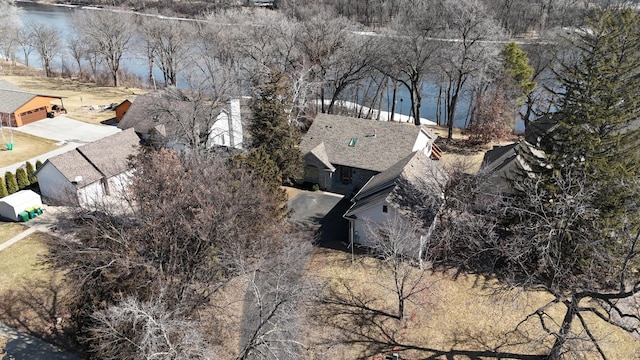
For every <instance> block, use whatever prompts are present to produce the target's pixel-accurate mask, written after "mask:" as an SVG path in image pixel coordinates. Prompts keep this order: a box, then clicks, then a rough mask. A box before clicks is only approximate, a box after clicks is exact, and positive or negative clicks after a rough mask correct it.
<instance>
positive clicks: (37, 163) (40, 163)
mask: <svg viewBox="0 0 640 360" xmlns="http://www.w3.org/2000/svg"><path fill="white" fill-rule="evenodd" d="M41 167H42V161H40V160H36V170H38V169H40V168H41Z"/></svg>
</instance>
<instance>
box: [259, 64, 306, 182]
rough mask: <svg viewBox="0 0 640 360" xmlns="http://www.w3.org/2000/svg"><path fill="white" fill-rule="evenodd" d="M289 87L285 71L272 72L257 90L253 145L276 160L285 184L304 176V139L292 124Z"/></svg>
mask: <svg viewBox="0 0 640 360" xmlns="http://www.w3.org/2000/svg"><path fill="white" fill-rule="evenodd" d="M289 88H290V85H289V81H288V80H287V77H286V75H285V74H284V73H283V72H281V71H273V72H271V73H270V74H269V76H268V78H267V80H266V81H265V82H264V83H263V84H262V85H260V86H259V87H258V89H257V94H256V97H255V100H254V102H253V104H252V105H251V110H252V112H253V121H252V123H251V125H250V131H251V136H252V146H253V147H254V148H255V149H262V150H264V151H265V153H266V154H268V155H269V157H270V158H271V159H273V161H275V163H276V164H277V166H278V169H280V172H281V173H282V179H283V181H285V182H290V181H291V180H293V179H296V178H298V177H300V175H302V153H301V152H300V150H299V149H298V144H299V143H300V138H301V137H300V132H299V131H298V129H296V127H295V126H294V125H293V122H292V121H291V120H292V119H291V117H292V116H293V114H291V108H292V106H291V95H290V93H289Z"/></svg>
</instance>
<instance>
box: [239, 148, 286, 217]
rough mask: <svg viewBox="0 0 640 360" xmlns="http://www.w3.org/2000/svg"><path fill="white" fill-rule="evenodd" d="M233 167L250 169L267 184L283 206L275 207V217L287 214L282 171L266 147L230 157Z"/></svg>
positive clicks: (268, 189) (269, 191) (244, 169)
mask: <svg viewBox="0 0 640 360" xmlns="http://www.w3.org/2000/svg"><path fill="white" fill-rule="evenodd" d="M230 162H231V165H232V166H231V168H232V169H234V168H235V169H240V170H241V171H247V170H248V171H249V172H251V173H252V174H253V175H254V176H255V177H257V178H258V179H259V180H260V181H261V182H262V184H263V185H264V186H265V188H266V190H267V192H268V193H269V194H271V195H272V196H273V197H274V199H276V200H277V201H280V202H281V203H282V204H283V206H281V207H279V208H275V209H274V212H275V213H274V214H273V215H274V218H282V217H283V216H284V215H286V214H287V211H288V208H287V206H286V202H287V194H286V192H285V191H284V190H283V189H282V187H281V185H282V173H281V172H280V169H278V166H277V165H276V163H275V161H273V159H271V157H270V156H269V154H267V153H266V151H265V150H264V149H261V148H259V149H254V150H252V151H250V152H248V153H239V154H236V155H233V156H232V157H231V158H230Z"/></svg>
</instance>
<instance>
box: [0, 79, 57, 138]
mask: <svg viewBox="0 0 640 360" xmlns="http://www.w3.org/2000/svg"><path fill="white" fill-rule="evenodd" d="M54 100H60V105H57V104H54V105H52V104H51V102H52V101H54ZM63 108H64V106H63V104H62V97H61V96H55V95H45V94H34V93H31V92H28V91H26V90H23V89H20V88H19V87H17V86H15V85H13V84H11V83H10V82H8V81H6V80H0V117H1V120H2V125H4V126H14V127H18V126H22V125H26V124H29V123H32V122H34V121H38V120H42V119H46V118H47V116H52V115H55V114H58V113H59V111H60V110H62V109H63Z"/></svg>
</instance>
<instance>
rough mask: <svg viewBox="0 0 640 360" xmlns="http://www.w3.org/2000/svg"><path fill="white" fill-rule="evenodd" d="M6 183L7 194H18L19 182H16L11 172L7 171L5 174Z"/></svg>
mask: <svg viewBox="0 0 640 360" xmlns="http://www.w3.org/2000/svg"><path fill="white" fill-rule="evenodd" d="M4 181H5V182H6V183H7V192H8V193H9V195H11V194H14V193H17V192H18V190H20V189H19V187H18V182H17V181H16V177H15V176H14V175H13V173H12V172H11V171H7V172H6V173H5V174H4Z"/></svg>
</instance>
